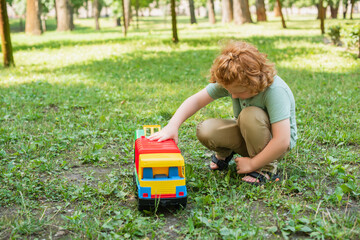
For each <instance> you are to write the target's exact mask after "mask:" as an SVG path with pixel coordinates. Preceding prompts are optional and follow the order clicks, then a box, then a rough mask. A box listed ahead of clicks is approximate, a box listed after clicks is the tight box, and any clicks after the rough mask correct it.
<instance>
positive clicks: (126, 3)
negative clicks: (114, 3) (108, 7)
mask: <svg viewBox="0 0 360 240" xmlns="http://www.w3.org/2000/svg"><path fill="white" fill-rule="evenodd" d="M122 1H123V17H124V19H125V21H124V24H126V26H125V27H126V29H128V28H129V26H130V21H131V1H130V0H122Z"/></svg>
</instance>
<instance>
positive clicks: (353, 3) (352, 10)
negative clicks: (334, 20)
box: [350, 0, 356, 19]
mask: <svg viewBox="0 0 360 240" xmlns="http://www.w3.org/2000/svg"><path fill="white" fill-rule="evenodd" d="M355 2H356V0H351V9H350V19H353V13H354V7H355Z"/></svg>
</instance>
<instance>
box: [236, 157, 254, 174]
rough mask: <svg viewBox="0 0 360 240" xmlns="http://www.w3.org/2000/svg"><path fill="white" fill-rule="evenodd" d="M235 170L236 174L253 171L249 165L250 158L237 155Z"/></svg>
mask: <svg viewBox="0 0 360 240" xmlns="http://www.w3.org/2000/svg"><path fill="white" fill-rule="evenodd" d="M235 162H236V170H237V173H238V174H242V173H249V172H252V171H254V169H253V167H252V165H251V158H249V157H237V158H235Z"/></svg>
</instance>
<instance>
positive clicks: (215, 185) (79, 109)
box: [0, 16, 360, 239]
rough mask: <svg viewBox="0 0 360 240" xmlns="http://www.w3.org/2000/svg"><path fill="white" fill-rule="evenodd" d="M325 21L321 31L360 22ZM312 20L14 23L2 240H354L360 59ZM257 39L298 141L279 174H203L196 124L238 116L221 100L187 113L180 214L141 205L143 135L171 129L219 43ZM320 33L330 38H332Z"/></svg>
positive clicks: (2, 120) (1, 80)
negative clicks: (174, 24) (139, 138)
mask: <svg viewBox="0 0 360 240" xmlns="http://www.w3.org/2000/svg"><path fill="white" fill-rule="evenodd" d="M356 17H357V18H356V19H355V20H353V21H350V20H326V25H327V26H329V25H331V24H337V23H341V24H347V25H351V24H354V23H359V22H360V20H359V16H356ZM314 19H315V16H307V17H291V18H290V20H289V21H287V25H288V29H282V28H281V23H280V21H279V19H270V21H268V22H265V23H256V24H246V25H242V26H236V25H233V24H229V25H222V24H221V23H218V24H216V25H214V26H212V25H210V24H208V23H207V22H206V20H205V19H200V20H199V23H198V24H196V25H190V24H189V23H188V22H189V20H188V19H185V18H184V17H182V18H180V19H179V25H178V27H179V39H180V42H179V43H178V44H173V43H172V42H171V25H170V21H169V18H168V19H164V18H142V19H141V20H140V22H139V29H137V28H136V25H135V24H133V26H132V27H131V29H130V31H129V34H128V36H127V37H126V38H125V37H124V36H123V34H122V31H121V28H115V27H113V26H112V24H113V21H112V20H111V19H101V22H100V24H101V26H102V30H101V31H95V30H93V29H94V26H93V25H94V21H93V20H92V19H76V21H75V25H76V29H75V31H73V32H66V33H59V32H56V31H55V25H54V22H53V21H49V23H48V24H49V25H48V29H49V31H48V32H46V33H44V34H43V35H42V36H32V37H30V36H26V35H25V34H24V33H21V32H18V23H17V22H16V21H13V22H12V29H13V33H12V42H13V48H14V58H15V63H16V67H15V68H10V69H4V68H1V69H0V239H124V238H128V239H137V238H139V239H170V238H171V239H287V238H290V239H306V238H313V239H359V238H360V230H359V229H360V228H359V226H360V203H359V198H360V184H359V183H360V179H359V174H360V170H359V164H360V154H359V152H360V127H359V126H360V114H359V112H360V107H359V103H360V81H359V80H360V59H357V52H356V49H351V48H348V47H346V46H340V47H337V46H334V45H332V44H329V41H327V40H326V38H328V37H327V36H326V35H325V36H322V35H321V34H320V29H319V22H318V21H316V20H314ZM231 39H236V40H243V41H248V42H250V43H252V44H254V45H256V46H257V47H258V48H259V50H260V51H262V52H265V53H267V54H268V57H269V59H270V60H271V61H273V62H275V64H276V66H277V71H278V74H279V75H280V76H281V77H282V78H283V79H284V80H285V81H286V82H287V83H288V85H289V86H290V88H291V89H292V91H293V93H294V95H295V100H296V104H297V105H296V110H297V124H298V134H299V140H298V143H297V146H296V148H295V149H293V150H292V151H291V152H290V154H288V155H287V156H286V158H285V159H283V160H282V161H281V162H280V164H279V169H280V173H281V175H282V177H283V180H282V181H281V182H279V183H278V184H267V185H264V186H261V187H254V186H252V185H248V184H246V183H242V182H241V176H239V175H237V174H236V171H235V165H234V163H231V164H230V168H229V171H226V172H218V171H215V172H212V171H209V169H208V167H207V166H208V164H209V157H210V155H211V152H209V151H207V150H206V149H205V148H204V147H203V146H202V145H201V144H200V143H199V142H198V141H197V140H196V136H195V128H196V125H197V123H199V122H200V121H202V120H204V119H207V118H212V117H222V118H231V117H232V107H231V102H230V101H229V100H228V99H221V100H218V101H216V102H214V103H212V104H210V105H209V106H208V107H206V108H205V109H203V110H201V111H199V112H198V113H197V114H196V115H195V116H193V117H191V118H190V119H188V120H187V121H186V122H185V123H184V124H183V126H182V127H181V129H180V142H179V148H180V149H181V151H182V154H183V155H184V157H185V159H186V173H187V186H188V193H189V198H188V205H187V207H186V208H185V209H157V211H145V212H139V211H137V204H136V198H135V195H134V185H133V183H132V171H133V154H134V152H133V144H134V131H135V130H136V129H139V128H141V126H142V125H144V124H161V125H163V126H164V125H166V123H167V121H168V120H169V119H170V117H171V116H172V115H173V113H174V112H175V111H176V109H177V107H178V106H179V105H180V104H181V102H182V101H183V100H185V99H186V98H187V97H188V96H190V95H191V94H193V93H195V92H197V91H199V90H200V89H202V88H204V87H205V86H206V84H207V81H208V75H209V69H210V66H211V64H212V61H213V59H214V57H215V56H216V55H217V54H218V53H219V49H220V47H221V45H222V44H223V43H224V42H226V41H228V40H231ZM324 39H325V40H324Z"/></svg>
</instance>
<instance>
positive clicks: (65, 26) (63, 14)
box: [56, 0, 72, 31]
mask: <svg viewBox="0 0 360 240" xmlns="http://www.w3.org/2000/svg"><path fill="white" fill-rule="evenodd" d="M56 8H57V31H71V30H72V29H71V27H72V26H71V12H70V8H69V0H56Z"/></svg>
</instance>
